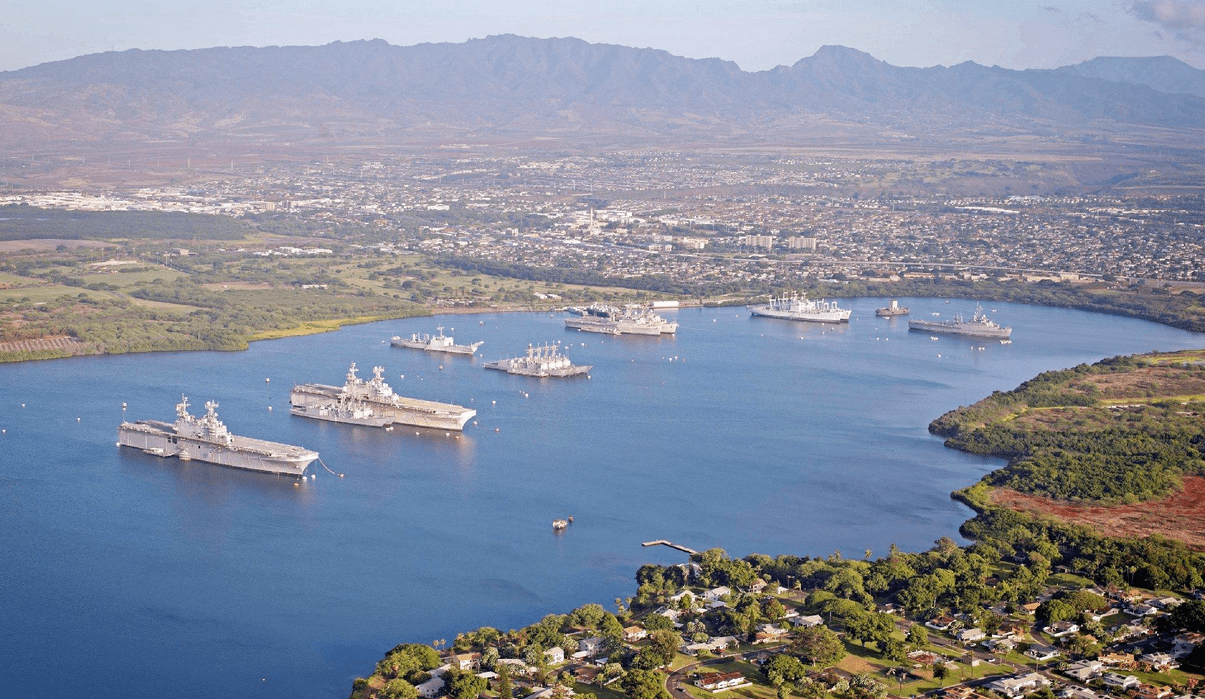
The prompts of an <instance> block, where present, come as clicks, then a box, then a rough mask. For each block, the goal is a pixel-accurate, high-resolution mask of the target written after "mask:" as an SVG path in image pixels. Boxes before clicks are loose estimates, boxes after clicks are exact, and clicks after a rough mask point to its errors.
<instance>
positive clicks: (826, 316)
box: [749, 294, 852, 323]
mask: <svg viewBox="0 0 1205 699" xmlns="http://www.w3.org/2000/svg"><path fill="white" fill-rule="evenodd" d="M749 312H750V313H751V314H752V315H755V316H761V317H763V318H780V319H782V320H804V321H809V322H812V323H848V322H849V315H850V313H852V311H850V310H849V309H844V308H838V307H837V302H836V301H824V300H820V301H812V300H810V299H808V297H807V296H806V295H804V296H795V295H794V294H792V295H791V296H789V297H788V296H784V297H782V298H771V299H770V303H765V304H762V305H760V306H750V307H749Z"/></svg>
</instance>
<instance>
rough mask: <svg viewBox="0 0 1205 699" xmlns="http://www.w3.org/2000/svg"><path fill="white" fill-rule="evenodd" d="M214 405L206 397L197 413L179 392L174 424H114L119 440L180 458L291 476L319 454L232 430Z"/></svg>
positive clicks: (134, 446)
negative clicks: (202, 408) (236, 433)
mask: <svg viewBox="0 0 1205 699" xmlns="http://www.w3.org/2000/svg"><path fill="white" fill-rule="evenodd" d="M217 407H218V404H217V403H215V402H213V401H209V402H207V403H205V415H203V416H202V417H200V418H197V417H194V416H192V415H190V414H189V412H188V398H186V397H183V396H181V398H180V402H179V403H178V404H176V422H175V424H172V423H167V422H160V421H159V420H139V421H138V422H123V423H121V426H120V427H118V428H117V443H118V445H120V446H123V447H133V448H135V449H141V450H142V451H144V452H146V453H147V454H153V455H155V456H164V457H166V456H175V457H177V458H179V459H180V460H181V461H205V462H207V463H211V464H220V465H222V466H230V467H232V468H243V469H247V470H248V471H264V472H266V473H282V474H286V475H289V476H301V475H302V474H303V473H305V469H306V467H307V466H309V465H310V462H312V461H313V460H314V459H317V458H318V452H316V451H310V450H309V449H306V448H305V447H296V446H293V445H291V444H280V443H277V442H268V441H264V440H262V439H253V438H251V437H239V436H237V435H232V434H230V431H229V430H227V429H226V425H224V424H222V421H221V420H219V419H218V414H217Z"/></svg>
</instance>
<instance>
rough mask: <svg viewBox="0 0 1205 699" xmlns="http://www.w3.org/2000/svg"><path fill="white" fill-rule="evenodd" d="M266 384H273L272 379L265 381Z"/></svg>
mask: <svg viewBox="0 0 1205 699" xmlns="http://www.w3.org/2000/svg"><path fill="white" fill-rule="evenodd" d="M264 383H272V379H264Z"/></svg>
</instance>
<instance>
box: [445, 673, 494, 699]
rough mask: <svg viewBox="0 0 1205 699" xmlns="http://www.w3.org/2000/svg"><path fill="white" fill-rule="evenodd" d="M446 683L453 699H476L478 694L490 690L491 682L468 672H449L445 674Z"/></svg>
mask: <svg viewBox="0 0 1205 699" xmlns="http://www.w3.org/2000/svg"><path fill="white" fill-rule="evenodd" d="M444 682H446V683H447V687H448V696H449V697H450V698H451V699H476V697H477V695H478V694H481V693H482V692H484V691H485V690H486V689H489V682H488V681H487V680H486V679H485V678H484V677H478V676H477V675H476V674H474V673H472V672H469V671H468V670H448V671H447V672H445V673H444Z"/></svg>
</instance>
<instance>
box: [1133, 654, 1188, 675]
mask: <svg viewBox="0 0 1205 699" xmlns="http://www.w3.org/2000/svg"><path fill="white" fill-rule="evenodd" d="M1138 662H1140V663H1146V664H1147V665H1149V666H1150V667H1151V669H1152V670H1154V671H1155V672H1163V671H1164V670H1174V669H1176V668H1178V667H1180V663H1178V662H1176V659H1175V658H1173V657H1172V656H1171V655H1170V654H1168V653H1143V654H1142V655H1140V656H1138Z"/></svg>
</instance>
